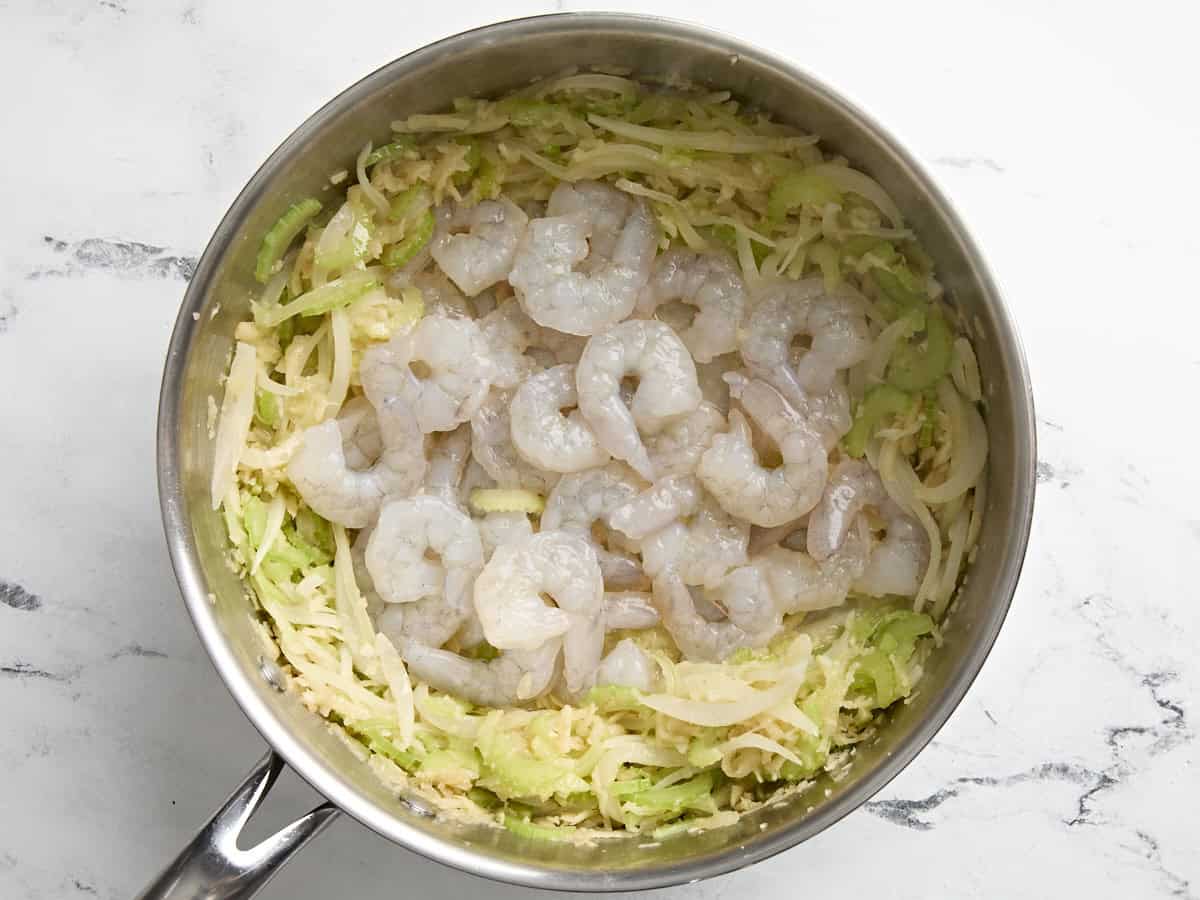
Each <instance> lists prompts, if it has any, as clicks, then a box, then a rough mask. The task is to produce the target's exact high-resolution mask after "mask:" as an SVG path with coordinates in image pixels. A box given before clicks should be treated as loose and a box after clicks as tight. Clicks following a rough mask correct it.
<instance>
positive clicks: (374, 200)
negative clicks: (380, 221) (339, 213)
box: [355, 141, 391, 216]
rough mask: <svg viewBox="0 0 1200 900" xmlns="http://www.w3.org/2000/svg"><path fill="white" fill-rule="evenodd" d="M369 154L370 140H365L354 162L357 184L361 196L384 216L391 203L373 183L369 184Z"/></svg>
mask: <svg viewBox="0 0 1200 900" xmlns="http://www.w3.org/2000/svg"><path fill="white" fill-rule="evenodd" d="M370 155H371V142H370V141H367V142H366V144H364V145H363V148H362V150H360V151H359V153H358V160H357V161H356V162H355V171H357V172H358V186H359V187H360V188H362V192H363V196H364V197H366V198H367V199H368V200H370V201H371V205H373V206H374V207H375V208H376V209H377V210H379V213H380V215H383V216H386V215H387V214H388V212H389V211H390V209H391V204H389V203H388V201H387V197H385V196H383V193H382V192H381V191H380V190H379V188H377V187H375V185H373V184H371V179H370V178H368V177H367V157H368V156H370Z"/></svg>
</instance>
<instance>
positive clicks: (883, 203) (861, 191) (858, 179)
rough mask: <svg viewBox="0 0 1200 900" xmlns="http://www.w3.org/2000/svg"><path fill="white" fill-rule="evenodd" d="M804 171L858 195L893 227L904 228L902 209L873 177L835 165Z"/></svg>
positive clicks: (821, 164)
mask: <svg viewBox="0 0 1200 900" xmlns="http://www.w3.org/2000/svg"><path fill="white" fill-rule="evenodd" d="M804 171H806V172H812V173H813V174H814V175H823V176H824V177H826V178H828V179H829V180H830V181H832V182H833V183H834V184H836V185H837V186H838V187H840V188H841V189H842V190H843V191H846V192H847V193H851V194H857V195H858V196H860V197H862V198H863V199H864V200H866V201H868V202H869V203H871V204H873V205H874V206H875V208H876V209H878V210H879V211H880V212H881V213H883V214H884V216H886V217H887V220H888V221H889V222H891V223H892V225H893V226H895V227H896V228H903V227H904V217H903V216H902V215H901V214H900V207H898V206H897V205H896V203H895V201H894V200H892V198H891V197H890V196H889V195H888V192H887V191H885V190H884V189H883V186H882V185H881V184H880V183H879V182H878V181H876V180H875V179H874V178H872V177H871V176H869V175H866V174H865V173H863V172H858V171H855V170H854V169H851V168H848V167H847V166H839V165H834V164H833V163H819V164H818V165H815V166H812V167H811V168H808V169H805V170H804Z"/></svg>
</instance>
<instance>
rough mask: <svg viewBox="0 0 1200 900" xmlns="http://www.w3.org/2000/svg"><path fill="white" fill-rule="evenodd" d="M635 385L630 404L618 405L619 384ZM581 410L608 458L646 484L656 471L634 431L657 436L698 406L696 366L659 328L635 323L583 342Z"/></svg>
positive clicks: (579, 383) (579, 378)
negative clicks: (632, 382)
mask: <svg viewBox="0 0 1200 900" xmlns="http://www.w3.org/2000/svg"><path fill="white" fill-rule="evenodd" d="M626 377H635V378H637V379H639V381H638V385H637V389H636V390H635V391H634V394H633V401H632V403H631V404H630V405H629V406H628V407H626V405H625V404H624V403H623V402H622V400H621V380H622V379H623V378H626ZM575 383H576V385H577V386H578V388H579V409H580V411H581V412H582V413H583V416H584V418H585V419H586V420H587V422H588V424H590V425H591V426H592V430H593V431H594V433H595V435H596V439H597V440H598V441H599V442H600V444H601V446H603V447H604V449H606V450H607V451H608V452H609V453H611V454H612V455H613V456H615V457H617V458H618V459H623V460H625V461H626V462H628V463H629V464H630V465H631V466H632V467H633V468H634V469H635V470H636V471H637V472H638V473H639V474H640V475H641V476H642V477H643V478H645V479H646V480H647V481H653V480H654V474H655V473H654V466H653V465H652V464H651V462H650V457H649V455H648V453H647V451H646V447H645V445H643V443H642V438H641V435H640V434H639V433H638V429H639V428H640V429H642V430H643V431H644V432H646V433H647V434H654V433H655V432H658V431H661V430H662V429H663V428H664V427H665V426H666V425H667V424H669V423H670V422H671V420H672V419H676V418H678V417H681V416H685V415H687V414H688V413H690V412H692V411H693V410H695V409H696V408H697V407H698V406H699V405H700V400H701V396H700V387H699V385H697V383H696V365H695V363H693V362H692V355H691V354H690V353H689V352H688V349H687V347H685V346H684V345H683V342H682V341H681V340H679V336H678V335H677V334H675V332H673V331H672V330H671V329H670V328H668V327H667V326H666V325H664V324H663V323H662V322H649V321H645V320H643V319H634V320H631V321H628V322H622V323H621V324H619V325H615V326H613V327H612V328H610V329H609V330H608V331H606V332H604V333H603V334H598V335H595V336H594V337H592V338H591V340H589V341H588V342H587V346H586V347H585V348H584V350H583V356H581V357H580V359H579V367H578V370H577V371H576V374H575Z"/></svg>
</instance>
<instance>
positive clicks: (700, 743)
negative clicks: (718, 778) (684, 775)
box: [687, 737, 721, 769]
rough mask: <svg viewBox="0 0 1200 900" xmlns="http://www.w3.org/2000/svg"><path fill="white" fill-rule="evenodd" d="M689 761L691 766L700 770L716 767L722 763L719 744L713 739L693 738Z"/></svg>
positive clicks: (690, 745)
mask: <svg viewBox="0 0 1200 900" xmlns="http://www.w3.org/2000/svg"><path fill="white" fill-rule="evenodd" d="M687 761H688V764H689V765H693V766H696V767H697V768H700V769H702V768H705V767H707V766H715V765H716V764H717V763H719V762H720V761H721V751H720V750H718V749H717V742H716V741H715V740H714V739H712V738H704V737H698V738H693V739H692V741H691V743H689V744H688V749H687Z"/></svg>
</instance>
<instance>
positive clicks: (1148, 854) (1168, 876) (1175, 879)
mask: <svg viewBox="0 0 1200 900" xmlns="http://www.w3.org/2000/svg"><path fill="white" fill-rule="evenodd" d="M1134 834H1136V835H1137V838H1138V840H1139V841H1140V842H1141V844H1142V847H1143V852H1142V856H1143V857H1144V858H1145V859H1146V862H1148V863H1150V865H1151V866H1153V867H1154V869H1155V871H1157V872H1158V873H1159V875H1161V876H1162V878H1163V880H1164V881H1165V882H1166V883H1167V888H1168V889H1169V890H1170V892H1171V896H1172V897H1184V898H1188V900H1193V898H1195V897H1196V895H1195V894H1193V893H1192V890H1191V887H1192V883H1191V882H1190V881H1188V880H1187V879H1186V878H1183V877H1182V876H1180V875H1178V874H1177V873H1175V872H1172V871H1171V870H1170V869H1168V868H1167V867H1166V866H1165V865H1164V864H1163V860H1162V850H1161V849H1160V848H1159V846H1158V841H1157V840H1155V839H1154V837H1153V836H1152V835H1149V834H1147V833H1146V832H1144V831H1142V830H1141V829H1137V830H1136V831H1135V832H1134Z"/></svg>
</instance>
